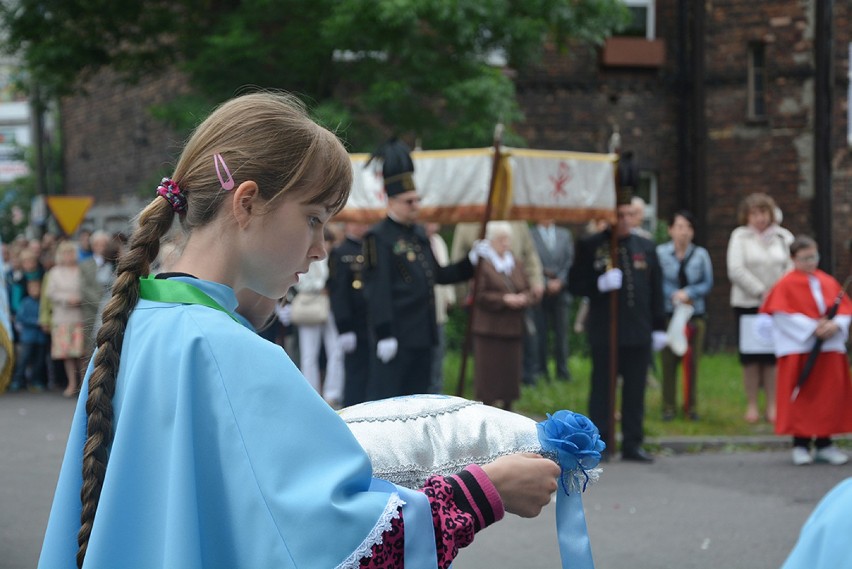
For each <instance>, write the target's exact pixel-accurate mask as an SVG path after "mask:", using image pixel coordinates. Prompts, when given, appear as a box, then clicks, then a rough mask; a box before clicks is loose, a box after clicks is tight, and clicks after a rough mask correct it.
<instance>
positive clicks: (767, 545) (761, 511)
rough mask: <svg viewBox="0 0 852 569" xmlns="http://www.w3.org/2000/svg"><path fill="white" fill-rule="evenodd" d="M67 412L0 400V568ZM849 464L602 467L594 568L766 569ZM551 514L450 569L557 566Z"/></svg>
mask: <svg viewBox="0 0 852 569" xmlns="http://www.w3.org/2000/svg"><path fill="white" fill-rule="evenodd" d="M72 412H73V402H71V401H68V400H65V399H63V398H62V397H60V396H59V395H57V394H53V393H50V394H39V395H32V394H28V393H25V394H11V395H5V396H0V569H30V568H32V567H34V566H35V564H36V560H37V558H38V552H39V549H40V546H41V540H42V536H43V533H44V527H45V524H46V522H47V515H48V512H49V509H50V502H51V499H52V494H53V489H54V485H55V483H56V476H57V474H58V469H59V464H60V462H61V459H62V454H63V452H64V448H65V442H66V436H67V435H66V433H67V429H68V425H69V423H70V419H71V414H72ZM850 475H852V466H850V465H847V466H842V467H831V466H825V465H814V466H810V467H802V468H796V467H793V466H792V465H791V464H790V463H789V455H788V451H786V450H783V451H782V450H772V451H766V452H742V453H738V452H734V453H730V452H728V453H725V452H707V453H702V454H683V455H669V456H662V457H658V459H657V461H656V462H655V463H654V464H652V465H638V464H633V463H622V462H619V461H613V462H611V463H608V464H606V465H605V469H604V473H603V475H602V477H601V480H600V482H599V483H598V484H597V485H595V486H593V487H590V489H589V490H588V491H587V492H586V495H585V496H584V504H585V507H586V512H587V513H586V516H587V519H588V524H589V533H590V537H591V540H592V547H593V551H594V555H595V560H596V565H597V568H598V569H622V568H631V569H658V568H659V569H669V568H679V569H691V568H708V569H709V568H714V569H715V568H719V567H721V568H725V569H763V568H777V567H778V566H779V565H780V564H781V562H782V561H783V560H784V558H785V557H786V555H787V553H788V552H789V550H790V548H791V547H792V544H793V543H794V541H795V539H796V536H797V534H798V531H799V528H800V527H801V525H802V523H803V522H804V520H805V519H806V518H807V516H808V514H809V513H810V511H811V510H812V509H813V507H814V505H815V504H816V502H817V501H818V500H819V499H820V498H821V497H822V496H823V495H824V494H825V492H827V491H828V490H829V489H830V488H831V487H832V486H834V485H835V484H836V483H837V482H839V481H840V480H842V479H843V478H845V477H847V476H850ZM554 528H555V522H554V512H553V508H552V507H549V508H548V509H546V510H545V512H544V513H543V514H542V515H541V516H539V517H538V518H536V519H533V520H525V519H520V518H517V517H515V516H507V519H506V520H504V521H503V522H501V523H500V524H498V525H496V526H494V527H492V528H488V529H487V530H485V531H484V532H482V533H481V534H480V535H479V536H477V540H476V541H475V542H474V544H473V545H472V546H471V547H470V548H468V549H466V550H464V551H463V552H462V554H461V555H460V556H459V558H458V559H457V561H456V563H455V564H454V567H455V569H482V568H488V569H498V568H519V569H520V568H522V569H545V568H546V569H552V568H556V567H559V556H558V550H557V546H556V534H555V529H554Z"/></svg>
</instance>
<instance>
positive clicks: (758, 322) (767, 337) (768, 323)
mask: <svg viewBox="0 0 852 569" xmlns="http://www.w3.org/2000/svg"><path fill="white" fill-rule="evenodd" d="M754 333H755V335H756V336H757V338H758V339H759V340H760V341H761V342H763V343H764V344H766V345H772V315H771V314H765V313H760V314H757V315H756V316H755V318H754Z"/></svg>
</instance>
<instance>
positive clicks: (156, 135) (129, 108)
mask: <svg viewBox="0 0 852 569" xmlns="http://www.w3.org/2000/svg"><path fill="white" fill-rule="evenodd" d="M185 85H186V82H185V80H184V79H183V78H182V77H181V75H180V74H179V73H177V72H176V71H168V72H165V73H163V74H162V75H161V76H158V77H149V78H147V79H146V80H145V81H143V82H141V83H139V84H138V85H133V86H128V85H121V84H118V83H117V82H116V81H115V78H114V76H113V75H112V74H111V73H110V72H108V71H103V72H101V73H99V74H98V76H97V77H96V78H95V79H94V80H93V81H91V82H89V84H88V85H87V91H88V92H87V94H86V95H82V96H75V97H71V98H66V99H63V100H62V102H61V112H60V128H61V133H62V143H63V174H64V184H65V191H66V192H67V193H69V194H78V195H91V196H94V197H95V199H96V202H97V203H99V204H107V203H110V202H120V201H122V200H123V199H126V197H127V196H140V195H142V194H145V195H150V196H153V195H154V190H155V189H156V187H157V183H158V182H159V180H160V178H162V176H164V175H166V174H168V173H169V172H170V171H171V169H172V167H173V166H174V163H175V162H176V160H177V156H178V154H179V152H180V147H181V145H182V141H181V140H179V139H178V138H177V136H176V135H175V134H174V133H171V132H169V130H168V129H167V128H166V127H165V126H164V125H163V123H162V122H161V121H159V120H157V119H156V118H154V117H153V116H152V114H151V107H152V106H153V105H158V104H162V103H164V102H166V101H169V100H171V99H172V98H174V97H176V96H177V95H179V94H182V93H183V92H185V91H186V87H185Z"/></svg>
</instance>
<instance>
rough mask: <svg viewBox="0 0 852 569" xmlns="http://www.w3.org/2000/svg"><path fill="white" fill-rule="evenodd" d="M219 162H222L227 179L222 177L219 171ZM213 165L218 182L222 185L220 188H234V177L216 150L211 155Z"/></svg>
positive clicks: (227, 189)
mask: <svg viewBox="0 0 852 569" xmlns="http://www.w3.org/2000/svg"><path fill="white" fill-rule="evenodd" d="M219 164H222V169H223V170H225V174H226V175H227V178H228V179H227V180H224V179H222V172H220V171H219ZM213 166H215V167H216V177H217V178H219V183H220V184H221V185H222V189H223V190H225V191H226V192H228V191H230V190H233V189H234V178H233V176H231V171H230V170H228V165H227V164H225V159H224V158H222V155H221V154H219V153H218V152H217V153H216V154H214V155H213Z"/></svg>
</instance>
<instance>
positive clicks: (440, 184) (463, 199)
mask: <svg viewBox="0 0 852 569" xmlns="http://www.w3.org/2000/svg"><path fill="white" fill-rule="evenodd" d="M411 157H412V159H413V162H414V174H413V178H414V183H415V186H416V188H417V193H418V194H419V195H420V197H421V199H422V201H421V204H420V219H421V220H422V221H437V222H439V223H448V224H451V223H459V222H463V221H480V220H481V219H482V218H483V216H484V215H485V206H486V200H487V199H488V190H489V187H490V184H491V172H492V162H493V158H494V149H493V148H491V147H489V148H469V149H461V150H421V151H414V152H412V153H411ZM350 158H351V161H352V168H353V186H352V193H351V195H350V196H349V201H348V202H347V204H346V207H345V208H344V209H343V211H342V212H341V213H340V214H338V215H337V216H336V218H335V219H337V220H340V221H360V222H363V223H373V222H376V221H379V220H381V219H383V218H384V216H385V211H386V209H385V208H386V204H387V196H386V195H385V191H384V187H383V183H382V181H383V178H382V164H381V161H380V160H375V159H373V160H370V155H369V154H351V155H350ZM617 160H618V156H617V155H616V154H593V153H586V152H568V151H556V150H530V149H526V148H501V150H500V164H499V168H498V169H497V185H496V190H495V192H494V198H493V199H494V203H493V204H492V208H493V210H492V215H491V218H492V219H522V220H527V221H539V220H544V219H553V220H555V221H557V222H567V223H583V222H586V221H588V220H590V219H606V220H609V221H613V220H614V211H615V198H616V196H615V176H614V172H615V165H616V164H617ZM368 161H369V163H368Z"/></svg>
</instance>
